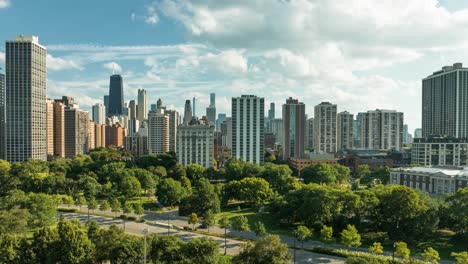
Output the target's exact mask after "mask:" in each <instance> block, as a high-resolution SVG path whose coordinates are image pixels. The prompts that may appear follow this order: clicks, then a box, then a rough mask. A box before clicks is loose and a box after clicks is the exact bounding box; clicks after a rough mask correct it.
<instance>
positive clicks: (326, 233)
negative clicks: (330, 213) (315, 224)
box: [320, 225, 333, 242]
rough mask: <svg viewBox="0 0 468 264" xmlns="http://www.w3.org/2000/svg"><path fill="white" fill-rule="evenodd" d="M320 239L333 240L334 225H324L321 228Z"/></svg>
mask: <svg viewBox="0 0 468 264" xmlns="http://www.w3.org/2000/svg"><path fill="white" fill-rule="evenodd" d="M320 239H321V240H322V241H324V242H331V241H333V227H331V226H326V225H323V226H322V229H320Z"/></svg>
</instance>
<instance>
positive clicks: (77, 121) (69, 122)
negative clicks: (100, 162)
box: [65, 108, 89, 158]
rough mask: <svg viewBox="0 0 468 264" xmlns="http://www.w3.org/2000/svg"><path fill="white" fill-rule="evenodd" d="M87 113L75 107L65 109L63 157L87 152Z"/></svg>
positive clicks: (71, 156)
mask: <svg viewBox="0 0 468 264" xmlns="http://www.w3.org/2000/svg"><path fill="white" fill-rule="evenodd" d="M88 134H89V113H88V112H86V111H82V110H79V109H76V108H66V109H65V157H66V158H73V157H75V156H76V155H80V154H85V153H87V152H88Z"/></svg>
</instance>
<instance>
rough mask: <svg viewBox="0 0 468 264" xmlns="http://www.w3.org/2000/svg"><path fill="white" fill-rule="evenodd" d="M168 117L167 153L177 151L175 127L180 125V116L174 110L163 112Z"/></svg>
mask: <svg viewBox="0 0 468 264" xmlns="http://www.w3.org/2000/svg"><path fill="white" fill-rule="evenodd" d="M164 114H166V115H167V116H168V117H169V151H172V152H176V151H177V127H178V126H179V125H180V123H181V120H180V115H179V112H177V111H176V110H164Z"/></svg>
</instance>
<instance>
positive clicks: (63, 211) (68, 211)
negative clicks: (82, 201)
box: [58, 208, 78, 213]
mask: <svg viewBox="0 0 468 264" xmlns="http://www.w3.org/2000/svg"><path fill="white" fill-rule="evenodd" d="M58 211H59V212H62V213H76V212H78V209H75V208H59V209H58Z"/></svg>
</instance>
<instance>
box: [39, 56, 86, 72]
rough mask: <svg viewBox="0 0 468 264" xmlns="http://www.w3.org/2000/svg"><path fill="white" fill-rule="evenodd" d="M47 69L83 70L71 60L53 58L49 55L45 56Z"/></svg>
mask: <svg viewBox="0 0 468 264" xmlns="http://www.w3.org/2000/svg"><path fill="white" fill-rule="evenodd" d="M47 68H48V69H49V70H52V71H62V70H70V69H76V70H80V71H81V70H83V67H82V66H81V65H80V64H79V63H76V62H75V61H73V60H67V59H63V58H59V57H54V56H52V55H51V54H47Z"/></svg>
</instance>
